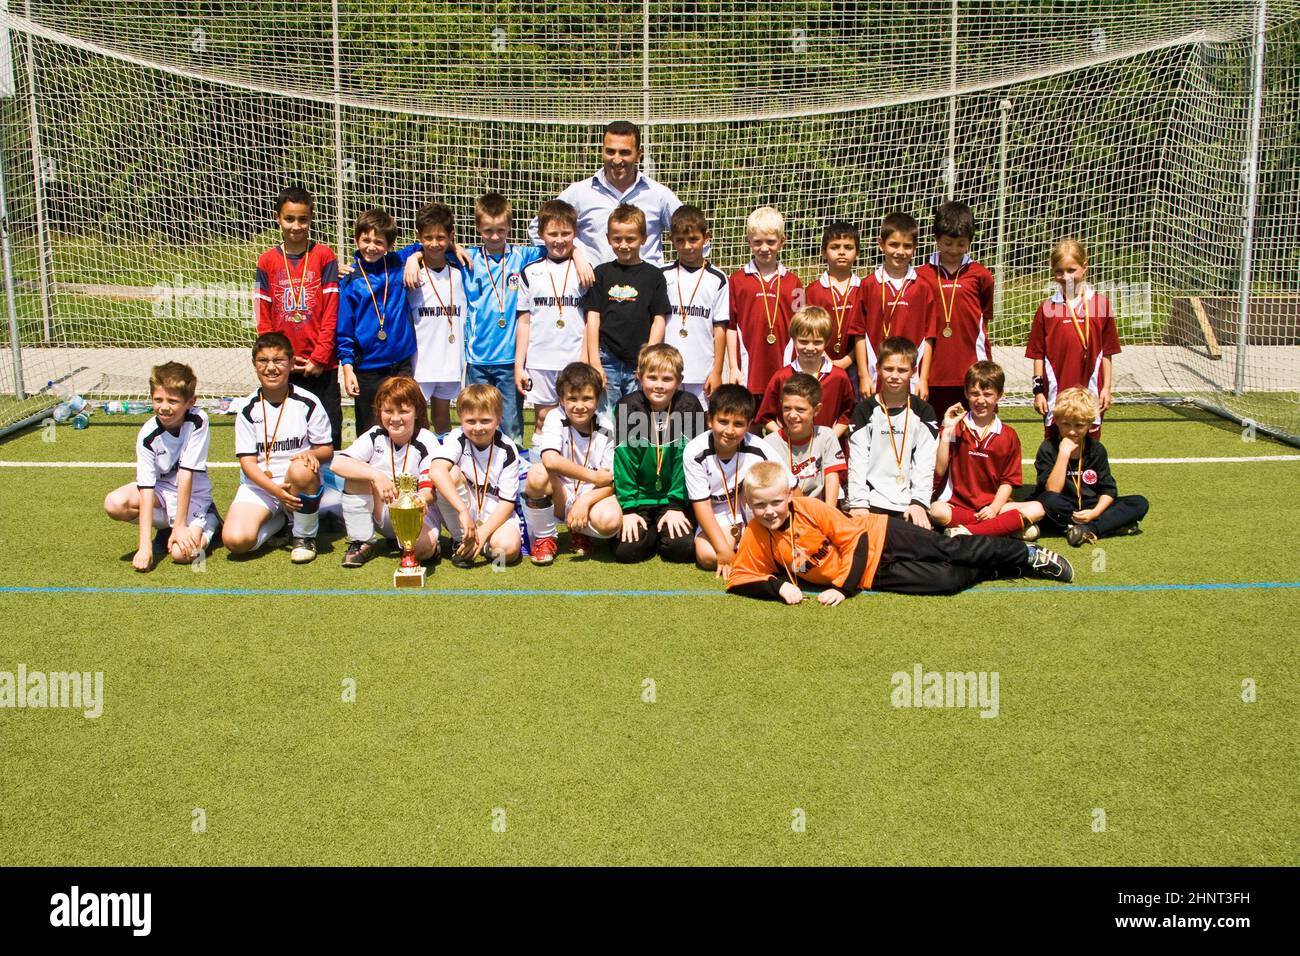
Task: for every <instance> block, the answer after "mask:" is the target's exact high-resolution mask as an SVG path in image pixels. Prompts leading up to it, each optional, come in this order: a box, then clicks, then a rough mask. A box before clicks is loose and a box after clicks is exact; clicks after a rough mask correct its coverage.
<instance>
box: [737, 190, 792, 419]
mask: <svg viewBox="0 0 1300 956" xmlns="http://www.w3.org/2000/svg"><path fill="white" fill-rule="evenodd" d="M745 238H746V240H747V241H748V242H749V249H750V252H751V253H753V256H754V258H753V259H751V260H750V261H749V262H747V263H746V264H745V267H744V268H743V269H737V270H736V271H735V272H733V273H732V274H731V278H730V279H729V280H727V290H728V295H729V296H730V313H731V319H730V324H729V326H728V328H727V356H728V358H729V360H730V362H731V381H732V382H733V383H735V384H736V385H743V386H745V387H746V388H747V389H749V393H750V394H751V395H753V396H754V405H755V406H757V405H758V404H759V403H760V402H762V400H763V392H764V391H765V390H766V389H767V383H768V382H770V381H771V380H772V376H773V375H775V374H776V373H777V370H779V369H780V368H781V366H782V365H784V364H785V359H784V356H785V347H786V343H788V342H789V341H790V317H791V316H792V315H794V313H795V312H796V311H797V310H799V309H801V308H803V299H804V291H803V283H802V282H800V281H799V277H798V276H797V275H795V274H794V273H793V272H790V271H788V270H787V269H786V267H785V266H784V265H782V264H781V248H782V247H783V246H784V245H785V220H784V219H783V218H782V217H781V214H780V213H779V212H777V211H776V210H775V209H773V208H772V207H771V206H760V207H759V208H758V209H755V210H754V211H753V212H751V213H750V214H749V218H748V219H747V220H746V221H745Z"/></svg>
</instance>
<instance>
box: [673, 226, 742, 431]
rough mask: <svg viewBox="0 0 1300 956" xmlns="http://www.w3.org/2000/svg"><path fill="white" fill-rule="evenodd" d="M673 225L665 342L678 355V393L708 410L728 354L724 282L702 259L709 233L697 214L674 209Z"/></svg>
mask: <svg viewBox="0 0 1300 956" xmlns="http://www.w3.org/2000/svg"><path fill="white" fill-rule="evenodd" d="M671 222H672V224H671V226H670V231H669V234H668V238H669V239H670V240H671V241H672V244H673V248H674V249H676V250H677V261H676V262H675V263H673V264H671V265H666V266H664V267H663V271H664V280H665V281H666V282H667V283H668V305H669V313H668V323H667V325H666V326H665V328H664V341H665V342H666V343H667V344H669V345H671V346H673V348H675V349H677V351H679V352H681V353H682V360H683V363H684V370H683V373H682V388H683V389H685V390H686V391H688V392H690V393H691V394H692V395H694V396H695V397H696V398H698V399H699V400H700V404H701V405H706V406H707V405H708V401H709V396H710V395H712V394H713V390H714V389H715V388H717V387H718V386H719V385H721V384H722V362H723V359H724V358H725V357H726V354H727V323H728V322H729V321H730V318H731V311H730V310H731V298H730V295H729V294H728V292H727V276H726V273H724V272H723V271H722V270H721V269H716V268H714V267H713V266H711V265H709V262H708V260H707V259H705V258H704V250H705V249H706V248H708V246H709V243H711V242H712V241H713V233H712V231H711V230H710V229H709V222H708V220H707V219H705V218H704V213H703V212H701V211H700V209H699V208H697V207H695V206H678V207H677V210H676V211H675V212H674V213H673V217H672V221H671Z"/></svg>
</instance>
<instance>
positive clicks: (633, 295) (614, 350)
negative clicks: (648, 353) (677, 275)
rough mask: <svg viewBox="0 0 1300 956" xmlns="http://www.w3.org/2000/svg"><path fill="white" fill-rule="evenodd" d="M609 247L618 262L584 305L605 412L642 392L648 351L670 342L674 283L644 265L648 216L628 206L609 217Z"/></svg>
mask: <svg viewBox="0 0 1300 956" xmlns="http://www.w3.org/2000/svg"><path fill="white" fill-rule="evenodd" d="M608 234H609V244H610V247H611V248H612V249H613V250H614V255H615V256H616V257H617V258H616V259H615V260H614V261H613V262H605V263H602V264H601V265H599V266H597V267H596V281H595V282H594V283H592V286H591V288H590V289H588V290H587V295H586V297H585V299H584V301H583V305H584V308H585V309H586V312H587V329H586V334H587V355H588V356H590V357H591V358H593V359H594V358H595V357H596V356H597V355H599V356H600V365H599V366H598V368H597V370H598V371H599V372H600V377H601V380H602V381H603V382H604V387H605V394H604V396H603V397H602V399H601V406H600V411H601V412H602V413H603V414H611V413H612V411H613V408H614V405H615V403H617V402H618V400H619V399H620V398H622V397H623V396H624V395H628V394H630V393H632V392H635V391H636V390H637V379H636V363H637V356H638V355H639V354H640V352H641V346H643V345H658V344H659V343H660V342H662V341H663V340H664V322H665V321H666V319H667V316H668V310H669V308H670V307H669V304H668V283H667V281H666V280H665V279H664V274H663V272H662V271H661V270H659V269H658V268H656V267H655V266H652V265H650V264H649V263H646V262H642V261H641V246H642V245H643V244H644V243H645V239H646V225H645V213H643V212H642V211H641V210H640V209H638V208H637V207H636V206H631V205H628V204H627V203H624V204H623V205H621V206H619V207H618V208H617V209H615V210H614V211H613V212H611V213H610V214H609V226H608Z"/></svg>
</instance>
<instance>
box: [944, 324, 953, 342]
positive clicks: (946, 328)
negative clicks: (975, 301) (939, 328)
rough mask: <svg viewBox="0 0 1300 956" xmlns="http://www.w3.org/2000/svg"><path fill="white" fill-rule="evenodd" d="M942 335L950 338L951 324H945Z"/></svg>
mask: <svg viewBox="0 0 1300 956" xmlns="http://www.w3.org/2000/svg"><path fill="white" fill-rule="evenodd" d="M943 337H944V338H945V339H950V338H952V326H951V325H945V326H944V327H943Z"/></svg>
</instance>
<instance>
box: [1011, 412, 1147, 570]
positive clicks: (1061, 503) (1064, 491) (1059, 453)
mask: <svg viewBox="0 0 1300 956" xmlns="http://www.w3.org/2000/svg"><path fill="white" fill-rule="evenodd" d="M1052 417H1053V419H1054V420H1055V422H1056V427H1057V431H1058V432H1059V437H1057V438H1049V439H1047V440H1046V441H1044V442H1043V443H1042V445H1040V446H1039V448H1038V455H1037V456H1036V457H1035V458H1034V469H1035V470H1036V471H1037V472H1038V483H1037V485H1036V486H1035V488H1034V497H1035V498H1037V499H1038V500H1039V501H1040V502H1041V503H1042V505H1043V508H1044V510H1045V511H1046V512H1047V514H1046V516H1045V517H1044V518H1043V519H1042V522H1041V524H1042V530H1043V531H1049V530H1055V531H1064V532H1065V537H1066V540H1067V541H1069V542H1070V544H1071V545H1073V546H1074V547H1076V548H1077V547H1079V545H1081V544H1083V543H1084V542H1089V543H1091V542H1093V541H1096V540H1097V539H1098V538H1104V537H1106V536H1107V535H1118V534H1137V532H1138V522H1139V521H1141V520H1142V519H1143V518H1144V517H1146V513H1147V507H1148V505H1147V500H1146V499H1145V498H1143V497H1142V496H1141V495H1124V496H1123V497H1120V496H1119V492H1118V488H1117V487H1116V485H1115V479H1114V478H1113V477H1112V476H1111V473H1110V461H1109V459H1108V458H1107V456H1106V449H1105V447H1104V446H1103V445H1102V443H1101V442H1099V441H1097V440H1096V439H1094V438H1092V437H1090V436H1089V435H1088V430H1089V429H1090V428H1092V423H1093V421H1094V420H1095V419H1096V417H1097V396H1096V395H1093V394H1092V393H1091V392H1090V391H1088V390H1087V389H1086V388H1078V387H1076V388H1067V389H1065V391H1063V392H1061V394H1060V395H1059V396H1057V399H1056V407H1055V408H1054V409H1053V410H1052Z"/></svg>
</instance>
